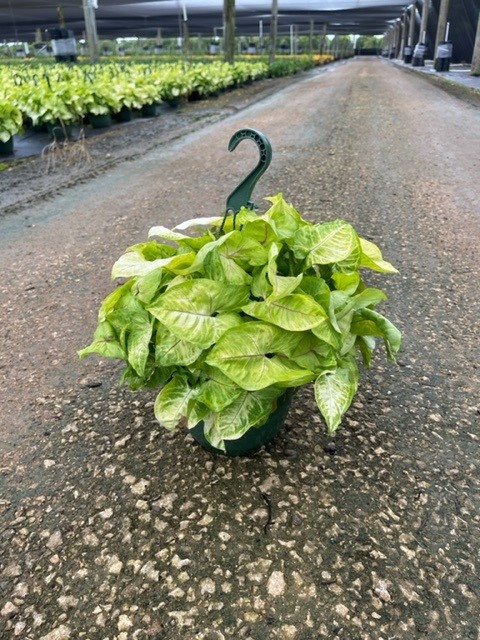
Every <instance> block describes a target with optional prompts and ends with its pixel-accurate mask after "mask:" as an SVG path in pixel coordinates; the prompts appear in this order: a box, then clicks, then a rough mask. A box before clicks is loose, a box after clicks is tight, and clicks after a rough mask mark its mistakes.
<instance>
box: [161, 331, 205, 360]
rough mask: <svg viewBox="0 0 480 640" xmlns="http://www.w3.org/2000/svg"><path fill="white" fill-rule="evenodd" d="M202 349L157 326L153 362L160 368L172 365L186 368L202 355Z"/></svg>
mask: <svg viewBox="0 0 480 640" xmlns="http://www.w3.org/2000/svg"><path fill="white" fill-rule="evenodd" d="M202 352H203V349H202V347H198V346H197V345H195V344H193V343H192V342H188V341H187V340H182V339H181V338H179V337H178V336H177V335H175V334H174V333H172V332H171V331H170V329H168V328H167V327H165V326H164V325H162V324H159V326H158V328H157V334H156V346H155V362H156V363H157V364H158V365H159V366H161V367H168V366H172V365H183V366H188V365H190V364H193V363H194V362H195V360H197V359H198V358H199V357H200V355H201V354H202Z"/></svg>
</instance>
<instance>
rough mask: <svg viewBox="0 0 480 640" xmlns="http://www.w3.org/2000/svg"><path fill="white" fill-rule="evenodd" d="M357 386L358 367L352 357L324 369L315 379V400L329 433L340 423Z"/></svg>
mask: <svg viewBox="0 0 480 640" xmlns="http://www.w3.org/2000/svg"><path fill="white" fill-rule="evenodd" d="M357 386H358V368H357V365H356V363H355V361H354V360H353V359H352V360H345V361H342V363H341V364H340V366H338V367H337V368H336V369H333V370H331V371H324V372H323V373H321V374H320V375H319V376H318V378H317V379H316V380H315V385H314V389H315V400H316V401H317V405H318V408H319V409H320V412H321V414H322V415H323V417H324V418H325V422H326V423H327V427H328V432H329V433H330V434H331V433H334V431H336V429H337V428H338V426H339V425H340V422H341V421H342V416H343V414H344V413H345V412H346V411H347V409H348V408H349V406H350V404H351V402H352V400H353V397H354V395H355V393H356V391H357Z"/></svg>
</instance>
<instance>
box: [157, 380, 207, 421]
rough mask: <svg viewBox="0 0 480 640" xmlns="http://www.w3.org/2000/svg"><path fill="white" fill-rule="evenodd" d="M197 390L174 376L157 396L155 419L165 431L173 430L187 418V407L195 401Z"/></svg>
mask: <svg viewBox="0 0 480 640" xmlns="http://www.w3.org/2000/svg"><path fill="white" fill-rule="evenodd" d="M196 394H197V390H196V389H194V388H191V387H190V386H189V384H188V382H187V381H186V380H185V379H184V378H181V377H180V376H175V377H174V378H173V379H172V380H170V382H168V383H167V384H166V385H165V386H164V387H163V389H162V390H161V391H160V393H159V394H158V396H157V398H156V400H155V406H154V411H155V417H156V419H157V420H158V422H159V423H160V424H161V425H162V426H163V427H165V428H166V429H169V430H173V429H175V427H177V426H178V425H179V424H180V422H181V421H182V419H183V418H185V417H187V416H188V413H189V408H190V407H189V405H190V404H191V403H192V401H193V400H195V397H196Z"/></svg>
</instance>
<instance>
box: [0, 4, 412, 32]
mask: <svg viewBox="0 0 480 640" xmlns="http://www.w3.org/2000/svg"><path fill="white" fill-rule="evenodd" d="M59 5H61V7H62V9H63V15H64V18H65V22H66V27H67V28H69V29H72V30H73V31H74V34H75V35H76V36H77V37H80V36H81V35H82V33H83V31H84V22H83V8H82V0H0V41H3V40H6V41H9V40H16V41H18V40H20V41H23V40H26V41H33V40H34V36H35V30H36V29H37V28H40V29H41V30H42V31H46V30H49V29H52V28H55V27H58V14H57V7H58V6H59ZM183 6H185V12H186V15H187V17H188V26H189V32H190V34H191V35H192V36H196V35H202V36H210V35H213V33H214V29H216V30H217V31H216V32H217V33H218V34H220V33H221V27H222V14H223V0H141V1H138V2H137V1H135V0H98V9H97V10H96V19H97V29H98V33H99V37H100V38H102V37H104V38H115V37H120V36H138V37H154V36H155V35H156V33H157V29H158V28H161V30H162V36H164V37H172V36H173V37H176V36H178V35H180V32H181V29H180V27H181V21H182V17H183V15H184V14H183ZM271 6H272V2H271V0H237V1H236V27H237V33H238V34H239V35H253V34H256V33H257V34H258V32H259V27H260V22H262V27H263V29H264V33H265V34H266V33H267V29H268V28H269V24H270V15H271ZM404 8H405V1H403V2H401V1H399V0H278V28H279V34H280V35H281V34H285V35H286V34H287V33H288V32H289V29H290V25H296V26H297V28H298V32H299V33H300V34H301V33H308V31H309V29H310V24H311V21H313V22H314V28H315V29H316V31H317V33H318V32H319V31H320V29H321V28H322V25H323V24H324V23H328V25H329V26H328V33H329V34H334V33H338V34H362V35H369V34H370V35H377V34H382V33H384V32H385V31H386V29H387V28H388V26H389V21H391V20H394V19H395V18H398V17H399V16H400V15H401V13H402V11H403V9H404Z"/></svg>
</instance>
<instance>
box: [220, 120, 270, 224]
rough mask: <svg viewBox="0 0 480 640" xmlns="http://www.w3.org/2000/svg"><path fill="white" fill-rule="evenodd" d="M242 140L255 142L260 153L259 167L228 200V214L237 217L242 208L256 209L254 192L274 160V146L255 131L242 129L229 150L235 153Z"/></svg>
mask: <svg viewBox="0 0 480 640" xmlns="http://www.w3.org/2000/svg"><path fill="white" fill-rule="evenodd" d="M242 140H253V141H254V142H255V144H256V145H257V147H258V150H259V152H260V159H259V161H258V164H257V166H256V167H255V168H254V169H253V170H252V171H250V173H249V174H248V175H247V176H246V178H244V179H243V180H242V182H241V183H240V184H239V185H238V187H236V188H235V189H234V190H233V191H232V193H231V194H230V195H229V196H228V198H227V213H233V214H234V215H236V214H237V213H238V212H239V211H240V209H241V208H242V207H247V208H248V209H255V208H256V206H255V204H254V203H253V202H252V201H251V197H252V192H253V189H254V188H255V185H256V184H257V182H258V180H259V178H260V177H261V176H262V175H263V174H264V173H265V171H266V170H267V169H268V167H269V165H270V162H271V160H272V146H271V144H270V141H269V140H268V138H267V136H266V135H264V134H263V133H261V132H260V131H256V130H255V129H240V130H239V131H237V132H236V133H234V134H233V136H232V137H231V138H230V142H229V143H228V150H229V151H234V149H236V148H237V145H238V144H239V142H241V141H242Z"/></svg>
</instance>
